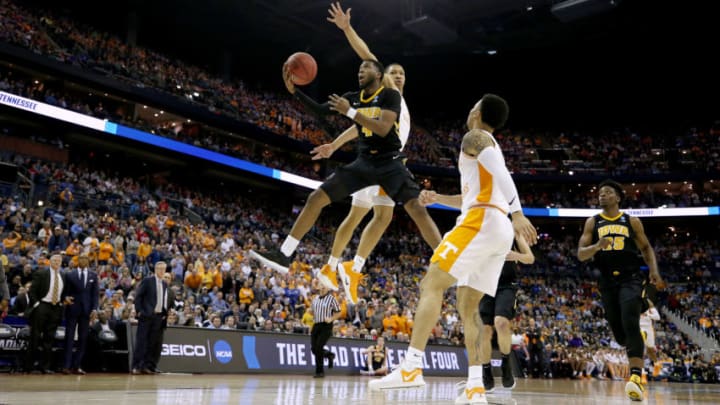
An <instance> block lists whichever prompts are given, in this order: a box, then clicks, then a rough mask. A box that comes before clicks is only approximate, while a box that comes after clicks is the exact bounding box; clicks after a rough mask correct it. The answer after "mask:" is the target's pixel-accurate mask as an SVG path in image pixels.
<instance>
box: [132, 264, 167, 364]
mask: <svg viewBox="0 0 720 405" xmlns="http://www.w3.org/2000/svg"><path fill="white" fill-rule="evenodd" d="M166 268H167V264H166V263H165V262H157V263H155V275H153V276H150V277H146V278H144V279H143V281H142V282H141V283H140V286H139V287H138V289H137V291H136V292H135V312H137V317H138V328H137V334H136V335H135V350H134V351H133V361H132V371H131V373H132V374H136V375H137V374H155V372H156V370H157V364H155V356H154V355H153V353H154V351H155V350H154V349H155V348H156V347H158V346H159V345H161V344H162V341H159V340H161V339H162V338H161V329H162V327H163V323H164V322H165V319H166V317H167V310H168V308H169V301H168V285H167V283H165V281H163V275H164V274H165V269H166Z"/></svg>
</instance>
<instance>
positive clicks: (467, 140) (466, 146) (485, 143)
mask: <svg viewBox="0 0 720 405" xmlns="http://www.w3.org/2000/svg"><path fill="white" fill-rule="evenodd" d="M493 145H494V141H493V140H492V138H491V137H490V136H488V134H486V133H485V132H483V131H480V130H478V129H472V130H470V131H469V132H468V133H466V134H465V136H464V137H463V140H462V144H461V146H460V149H461V150H462V151H463V153H465V154H466V155H469V156H473V157H474V156H477V155H479V154H480V152H482V151H483V149H485V148H487V147H490V146H493Z"/></svg>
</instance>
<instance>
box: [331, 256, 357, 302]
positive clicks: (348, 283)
mask: <svg viewBox="0 0 720 405" xmlns="http://www.w3.org/2000/svg"><path fill="white" fill-rule="evenodd" d="M352 267H353V262H342V263H339V264H338V267H337V270H338V274H339V275H340V281H341V282H342V285H343V289H345V296H346V297H347V299H348V300H349V301H350V303H351V304H353V305H355V304H357V302H358V286H359V285H360V281H361V280H362V278H363V275H362V274H361V273H358V272H356V271H354V270H353V268H352Z"/></svg>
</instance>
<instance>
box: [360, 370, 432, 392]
mask: <svg viewBox="0 0 720 405" xmlns="http://www.w3.org/2000/svg"><path fill="white" fill-rule="evenodd" d="M423 387H425V379H423V374H422V369H421V368H416V369H414V370H412V371H405V370H403V368H402V367H397V368H395V370H393V371H392V372H391V373H390V374H388V375H386V376H385V377H383V378H378V379H375V380H371V381H368V388H369V389H370V391H379V390H397V389H403V388H423Z"/></svg>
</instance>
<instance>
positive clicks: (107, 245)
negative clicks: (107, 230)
mask: <svg viewBox="0 0 720 405" xmlns="http://www.w3.org/2000/svg"><path fill="white" fill-rule="evenodd" d="M114 250H115V248H113V245H112V243H111V242H110V235H109V234H106V235H105V237H104V238H103V241H102V242H101V243H100V246H99V252H98V264H100V265H101V266H105V265H107V264H108V262H109V261H110V257H112V253H113V251H114Z"/></svg>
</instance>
